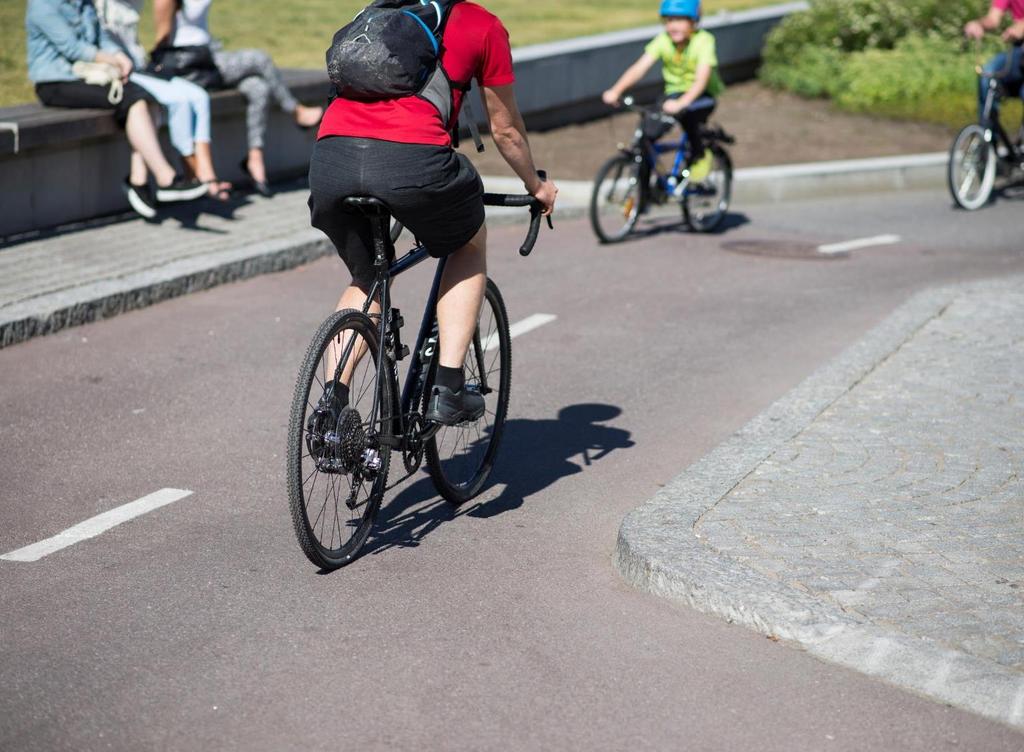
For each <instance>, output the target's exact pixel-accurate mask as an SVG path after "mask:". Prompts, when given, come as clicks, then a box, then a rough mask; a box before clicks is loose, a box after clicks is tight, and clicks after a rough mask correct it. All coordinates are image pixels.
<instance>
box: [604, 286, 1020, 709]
mask: <svg viewBox="0 0 1024 752" xmlns="http://www.w3.org/2000/svg"><path fill="white" fill-rule="evenodd" d="M1022 282H1024V277H1014V278H1008V279H1002V280H997V281H993V282H982V283H970V284H964V285H956V286H950V287H943V288H937V289H932V290H928V291H925V292H923V293H920V294H918V295H916V296H914V297H913V298H911V300H910V301H908V302H907V303H906V304H904V305H903V306H901V307H900V308H899V309H897V311H896V312H894V313H893V314H892V315H891V316H890V317H889V318H888V319H886V320H885V321H884V322H883V323H882V324H880V325H879V326H878V327H876V328H875V329H874V330H872V331H871V332H870V333H869V334H868V335H866V336H865V337H864V338H863V339H862V340H861V341H860V342H858V343H857V344H855V345H853V346H852V347H850V348H849V349H848V350H847V351H846V352H844V353H843V354H842V355H840V356H839V357H838V358H837V359H836V360H834V361H833V362H832V363H830V364H828V365H826V366H825V367H823V368H822V369H820V370H818V371H817V372H815V373H814V374H812V375H811V376H810V377H809V378H808V379H807V380H806V381H804V382H803V383H802V384H801V385H799V386H798V387H796V388H795V389H794V390H793V391H791V392H790V393H789V394H787V395H786V396H785V397H783V398H782V399H780V400H779V401H778V402H776V403H775V404H773V405H772V406H771V407H769V408H768V409H767V410H765V411H764V412H763V413H762V414H761V415H759V416H757V417H756V418H754V419H753V420H752V421H750V422H749V423H748V424H747V425H746V426H744V427H743V428H742V429H740V430H739V431H737V432H736V433H735V434H734V435H733V436H732V437H730V438H729V439H728V440H726V441H725V442H724V443H723V444H722V445H720V446H719V447H717V448H716V449H714V450H713V451H712V452H711V453H710V454H708V455H707V456H705V457H704V458H703V459H701V460H699V461H698V462H697V463H695V464H694V465H693V466H691V467H690V468H689V469H687V470H685V471H684V472H683V473H682V474H680V475H679V476H677V477H676V478H675V479H673V480H672V481H671V482H670V483H669V484H668V485H667V486H665V488H663V489H662V490H661V491H659V492H658V493H657V494H656V495H655V496H654V497H653V498H652V499H651V500H650V501H648V502H647V503H645V504H643V505H642V506H640V507H638V508H637V509H635V510H634V511H633V512H631V513H630V514H629V515H627V517H626V518H625V520H624V521H623V523H622V526H621V528H620V530H619V537H618V542H617V546H616V550H615V554H614V563H615V566H616V567H617V568H618V570H619V572H620V573H621V574H622V576H623V577H624V578H625V579H626V581H627V582H629V583H630V584H632V585H633V586H634V587H637V588H639V589H641V590H645V591H648V592H650V593H653V594H655V595H660V596H663V597H667V598H672V599H675V600H681V601H683V602H685V603H687V604H689V605H690V606H692V607H693V608H696V609H698V610H700V611H704V612H706V613H710V614H714V615H716V616H720V617H722V618H724V619H726V620H727V621H729V622H734V623H738V624H742V625H744V626H746V627H750V628H752V629H755V630H757V631H759V632H761V633H763V634H766V635H769V636H774V637H779V638H783V639H786V640H790V641H793V642H796V643H799V644H800V645H802V646H803V647H804V648H805V649H806V650H807V651H808V652H810V653H812V654H813V655H815V656H817V657H819V658H823V659H825V660H828V661H832V662H835V663H838V664H841V665H843V666H847V667H849V668H853V669H856V670H858V671H861V672H863V673H866V674H869V675H871V676H875V677H878V678H880V679H884V680H886V681H889V682H892V683H893V684H896V685H899V686H901V687H903V688H906V689H910V690H912V691H915V692H918V693H921V694H924V695H926V696H929V697H931V698H933V699H937V700H940V701H942V702H946V703H949V704H951V705H955V706H958V707H961V708H964V709H967V710H970V711H973V712H975V713H978V714H980V715H983V716H986V717H989V718H993V719H996V720H998V721H1002V722H1004V723H1008V724H1011V725H1014V726H1017V727H1019V728H1024V677H1022V676H1021V675H1020V674H1019V673H1017V672H1015V671H1012V670H1010V669H1008V668H1006V667H1004V666H1001V665H999V664H996V663H994V662H990V661H986V660H984V659H981V658H977V657H975V656H971V655H968V654H966V653H962V652H959V651H955V650H950V649H948V648H944V647H942V646H941V645H939V644H936V643H934V642H931V641H927V640H924V639H917V638H912V637H908V636H906V635H903V634H900V633H897V632H892V631H888V630H886V629H883V628H881V627H879V626H877V625H875V624H873V623H871V622H869V621H867V620H864V619H861V618H859V617H857V618H855V617H853V616H851V615H850V614H848V613H844V612H843V611H841V610H839V609H838V608H837V607H835V606H833V605H831V604H829V603H827V602H825V601H823V600H819V599H818V598H815V597H814V596H813V595H811V594H810V593H807V592H803V591H798V590H796V589H794V588H791V587H789V586H787V585H785V584H783V583H782V582H780V581H778V580H775V579H772V578H770V577H768V576H765V575H762V574H760V573H759V572H756V571H754V570H753V569H750V568H749V567H747V566H745V565H743V564H741V563H739V562H737V561H735V560H733V559H731V558H729V557H728V556H726V555H724V554H722V553H719V552H717V551H715V550H714V549H712V548H711V547H709V546H707V545H705V544H704V543H703V542H702V541H701V540H700V538H699V537H697V535H696V534H695V533H693V528H694V525H695V523H696V522H697V520H698V519H699V518H700V517H701V515H703V514H705V513H706V512H707V511H708V510H709V509H711V508H712V507H713V506H714V505H715V504H717V503H718V501H719V500H720V499H722V498H723V497H724V496H725V495H726V494H728V492H729V491H730V490H731V489H732V488H733V487H735V486H736V484H737V483H739V482H740V481H741V480H743V479H744V478H745V477H746V476H747V475H748V474H749V473H751V472H753V471H754V469H755V468H756V467H757V466H758V465H759V464H760V463H761V462H763V461H764V460H765V459H767V458H768V457H769V456H771V454H773V453H774V452H775V451H777V450H778V449H779V448H780V447H781V446H782V445H783V444H784V443H785V442H787V441H789V440H790V439H792V438H793V437H795V436H796V435H798V434H799V433H800V432H801V431H803V430H804V429H805V428H807V427H808V426H809V425H810V424H811V423H812V422H813V421H814V419H815V418H816V417H817V416H818V415H820V414H821V413H822V412H823V411H825V410H826V409H827V408H828V407H829V406H830V405H832V404H833V403H834V402H835V401H836V400H837V399H839V398H840V397H842V396H843V395H844V394H846V393H847V392H849V391H850V390H851V389H853V388H854V387H855V386H856V385H857V384H858V383H860V382H861V381H862V380H863V379H864V378H865V377H866V376H867V375H868V374H870V373H871V372H872V371H873V370H875V369H876V368H877V367H878V366H879V365H881V364H882V363H883V362H884V361H886V360H887V359H888V358H889V357H891V356H892V355H893V354H894V353H895V352H897V351H898V350H899V349H900V348H901V347H902V346H903V345H904V344H905V343H906V342H907V341H909V340H910V339H911V338H912V337H913V336H914V335H915V334H916V333H917V332H918V331H919V330H920V329H921V328H922V327H924V326H925V325H926V324H927V323H928V322H929V321H931V320H932V319H934V318H935V317H937V316H940V315H941V314H942V313H943V311H945V309H946V308H947V307H948V306H949V305H950V304H951V303H952V302H953V301H954V300H955V299H956V297H957V296H958V295H960V294H962V293H963V292H964V291H966V290H973V289H984V290H999V289H1004V288H1007V287H1009V286H1010V285H1012V284H1017V285H1019V284H1021V283H1022Z"/></svg>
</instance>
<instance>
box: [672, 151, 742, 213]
mask: <svg viewBox="0 0 1024 752" xmlns="http://www.w3.org/2000/svg"><path fill="white" fill-rule="evenodd" d="M708 148H710V149H711V155H712V163H711V171H710V172H709V173H708V176H707V177H706V178H704V180H702V181H700V182H699V183H694V184H691V185H689V186H687V189H686V195H685V196H684V197H683V201H682V208H683V221H684V222H686V224H688V225H689V226H690V227H691V228H692V229H693V230H695V231H697V232H713V231H714V230H716V229H718V227H719V225H721V224H722V221H723V220H724V219H725V216H726V214H727V213H728V211H729V202H730V201H731V200H732V160H731V159H729V153H728V152H727V151H726V150H725V149H723V148H722V147H721V146H718V145H717V144H712V145H711V146H710V147H708Z"/></svg>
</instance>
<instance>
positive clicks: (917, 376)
mask: <svg viewBox="0 0 1024 752" xmlns="http://www.w3.org/2000/svg"><path fill="white" fill-rule="evenodd" d="M1022 468H1024V278H1020V277H1018V278H1012V279H1005V280H999V281H992V282H987V283H977V284H973V285H970V286H961V287H954V288H945V289H942V290H937V291H932V292H929V293H925V294H923V295H921V296H918V297H917V298H915V299H914V300H912V301H911V302H910V303H908V304H907V305H906V306H904V307H903V308H902V309H901V310H900V311H898V312H897V313H896V314H894V316H893V317H892V318H890V319H889V320H888V321H887V322H886V323H885V324H883V325H882V326H881V327H880V328H879V329H877V330H876V331H874V332H872V333H871V334H870V335H869V336H868V337H867V338H866V339H865V340H864V341H863V342H862V343H860V344H859V345H857V346H855V347H854V348H853V349H851V350H850V351H849V352H847V353H846V354H844V355H843V356H842V357H841V358H840V359H839V360H838V361H836V362H835V363H833V364H831V365H830V366H829V367H827V368H826V369H824V370H823V371H821V372H819V373H817V374H815V375H814V376H812V377H811V378H810V379H809V380H808V381H807V382H805V383H804V384H803V385H801V386H800V387H798V388H797V389H796V390H795V391H794V392H792V393H791V394H790V395H788V396H787V397H785V398H784V399H783V400H781V401H780V402H779V403H777V404H776V405H774V406H773V407H772V408H770V409H769V410H768V411H767V412H766V413H765V414H764V415H762V416H760V417H759V418H758V419H756V420H755V421H753V422H752V423H751V424H750V425H749V426H747V427H746V428H744V429H743V430H742V431H740V432H739V433H738V434H737V435H736V436H734V437H733V438H732V439H730V441H728V442H727V443H726V444H724V445H723V446H722V447H720V448H719V449H717V450H715V452H713V453H712V454H711V455H709V456H708V457H707V458H705V459H704V460H702V461H701V462H700V463H698V464H697V465H695V466H694V467H693V468H691V469H690V470H688V471H687V472H685V473H684V474H683V475H682V476H680V477H679V478H677V479H676V480H675V481H674V482H673V483H672V484H670V486H669V487H667V488H666V489H665V490H664V491H663V492H662V493H660V494H659V495H658V496H657V497H656V498H655V499H653V500H652V501H651V502H650V503H649V504H647V505H645V506H644V507H641V508H640V509H638V510H636V511H635V512H634V513H632V514H631V515H630V516H629V517H628V518H627V519H626V521H625V522H624V523H623V526H622V530H621V533H620V541H619V549H618V554H617V560H618V564H619V566H620V569H621V570H622V571H623V573H624V574H625V576H626V577H627V579H629V580H630V581H632V582H633V583H634V584H636V585H638V586H640V587H643V588H646V589H649V590H651V591H653V592H657V593H660V594H663V595H668V596H672V597H681V598H683V599H685V600H687V601H688V602H690V603H691V604H693V605H695V606H696V607H698V608H701V609H703V610H706V611H711V612H714V613H718V614H720V615H723V616H725V617H726V618H729V619H731V620H735V621H738V622H740V623H743V624H746V625H748V626H752V627H754V628H756V629H759V630H760V631H762V632H764V633H766V634H770V635H775V636H779V637H783V638H786V639H791V640H795V641H797V642H800V643H802V644H803V645H804V646H806V647H807V648H808V649H809V650H810V651H811V652H814V653H816V654H818V655H820V656H822V657H825V658H828V659H831V660H835V661H838V662H840V663H844V664H846V665H849V666H852V667H854V668H857V669H859V670H862V671H865V672H867V673H870V674H874V675H877V676H881V677H883V678H886V679H888V680H890V681H893V682H895V683H898V684H901V685H903V686H906V687H908V688H912V689H914V690H917V691H920V692H924V693H926V694H929V695H931V696H933V697H935V698H937V699H940V700H943V701H946V702H950V703H953V704H957V705H960V706H962V707H965V708H968V709H971V710H974V711H975V712H978V713H981V714H984V715H987V716H990V717H993V718H997V719H999V720H1002V721H1004V722H1008V723H1011V724H1014V725H1017V726H1020V727H1022V728H1024V479H1022V478H1021V470H1022Z"/></svg>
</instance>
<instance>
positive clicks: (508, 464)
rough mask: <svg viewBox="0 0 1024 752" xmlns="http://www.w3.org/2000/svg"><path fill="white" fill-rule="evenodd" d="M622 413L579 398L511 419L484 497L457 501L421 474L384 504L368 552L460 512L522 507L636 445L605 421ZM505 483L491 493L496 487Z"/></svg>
mask: <svg viewBox="0 0 1024 752" xmlns="http://www.w3.org/2000/svg"><path fill="white" fill-rule="evenodd" d="M621 414H622V410H621V409H620V408H618V407H615V406H614V405H601V404H580V405H570V406H568V407H564V408H562V409H561V410H560V411H559V413H558V417H557V418H554V419H541V420H529V419H525V418H519V419H515V420H510V421H508V422H507V423H506V424H505V435H504V437H503V438H502V443H501V449H500V450H499V452H498V462H497V465H496V467H495V469H494V472H493V474H492V475H491V479H490V481H489V482H488V487H487V488H485V490H484V491H483V493H482V494H481V497H482V498H483V499H484V500H483V501H479V502H472V501H471V502H469V503H467V504H465V505H464V506H463V507H461V508H460V507H455V506H452V505H451V504H449V503H448V502H447V501H445V500H444V499H440V498H438V496H437V491H436V490H435V489H434V484H433V483H432V482H431V480H430V478H426V477H424V478H421V479H420V480H418V481H416V482H415V483H414V484H412V485H411V486H409V487H408V488H406V489H405V490H404V491H402V493H400V494H399V495H398V496H396V497H395V498H394V499H393V500H392V501H390V502H389V503H387V504H386V505H385V506H384V508H383V509H382V510H381V517H380V520H379V528H378V529H379V533H378V534H377V535H376V536H375V537H374V538H373V539H371V540H370V541H369V542H368V543H367V547H366V551H367V553H379V552H381V551H385V550H387V549H389V548H392V547H413V546H418V545H419V542H420V541H421V540H422V539H423V538H424V537H426V536H427V535H429V534H430V533H431V532H433V531H434V530H435V529H437V527H438V526H440V525H441V524H442V523H444V522H446V521H448V520H452V519H455V518H456V517H459V516H461V515H468V516H470V517H480V518H489V517H496V516H498V515H500V514H504V513H505V512H509V511H512V510H514V509H518V508H519V507H521V506H522V505H523V503H524V502H525V501H526V499H528V498H530V497H531V496H533V495H534V494H537V493H539V492H540V491H543V490H544V489H546V488H547V487H548V486H551V485H553V484H554V483H556V482H557V481H559V480H561V479H562V478H565V477H568V476H570V475H575V474H577V473H581V472H583V470H584V469H585V468H587V467H589V466H590V465H592V464H593V463H595V462H598V461H600V460H601V459H603V458H604V457H606V456H608V455H609V454H610V453H611V452H613V451H615V450H616V449H628V448H630V447H632V446H633V445H634V442H633V440H632V439H631V438H630V433H629V431H626V430H624V429H621V428H615V427H613V426H608V425H601V424H602V423H606V422H607V421H609V420H612V419H614V418H616V417H618V416H619V415H621ZM501 485H504V488H503V489H502V490H501V492H500V493H499V494H498V495H497V496H493V498H491V497H492V493H491V489H493V488H494V487H495V486H501Z"/></svg>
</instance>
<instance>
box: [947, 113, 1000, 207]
mask: <svg viewBox="0 0 1024 752" xmlns="http://www.w3.org/2000/svg"><path fill="white" fill-rule="evenodd" d="M947 179H948V182H949V192H950V194H952V196H953V200H954V201H955V202H956V203H957V205H959V206H960V207H961V208H963V209H967V210H968V211H974V210H975V209H980V208H981V207H982V206H984V205H985V204H987V203H988V201H989V199H990V198H991V197H992V189H993V187H994V186H995V182H996V150H995V149H994V148H993V145H992V143H991V142H990V141H989V140H988V138H986V134H985V129H984V128H982V127H981V126H980V125H977V124H974V125H968V126H967V127H966V128H964V129H963V130H962V131H960V133H959V134H958V135H957V137H956V140H954V141H953V146H952V148H951V149H950V150H949V168H948V171H947Z"/></svg>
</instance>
